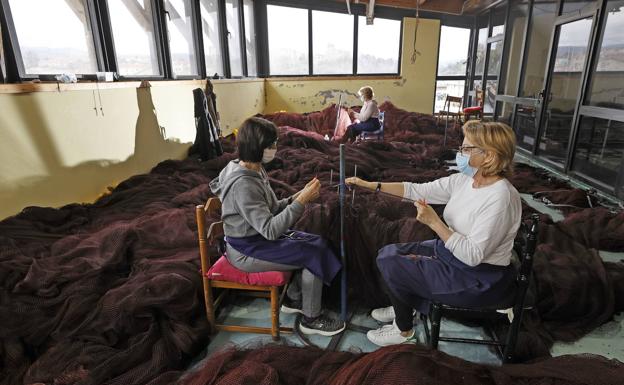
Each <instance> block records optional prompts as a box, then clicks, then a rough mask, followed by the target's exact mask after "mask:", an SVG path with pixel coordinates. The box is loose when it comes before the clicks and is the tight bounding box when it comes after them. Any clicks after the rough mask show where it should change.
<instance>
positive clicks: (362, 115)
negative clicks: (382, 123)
mask: <svg viewBox="0 0 624 385" xmlns="http://www.w3.org/2000/svg"><path fill="white" fill-rule="evenodd" d="M378 117H379V108H378V107H377V102H376V101H375V100H367V101H365V102H364V105H363V106H362V108H361V109H360V112H359V113H358V112H356V113H355V118H356V119H359V120H360V122H365V121H367V120H368V119H369V118H378Z"/></svg>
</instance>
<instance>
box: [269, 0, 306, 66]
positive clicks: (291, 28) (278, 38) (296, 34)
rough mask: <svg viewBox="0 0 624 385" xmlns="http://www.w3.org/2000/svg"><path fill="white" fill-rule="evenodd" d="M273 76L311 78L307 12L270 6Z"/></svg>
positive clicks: (270, 50)
mask: <svg viewBox="0 0 624 385" xmlns="http://www.w3.org/2000/svg"><path fill="white" fill-rule="evenodd" d="M267 21H268V27H269V28H268V29H269V67H270V73H271V75H308V74H309V72H310V70H309V64H308V57H309V56H308V55H309V52H308V10H307V9H299V8H289V7H279V6H276V5H267Z"/></svg>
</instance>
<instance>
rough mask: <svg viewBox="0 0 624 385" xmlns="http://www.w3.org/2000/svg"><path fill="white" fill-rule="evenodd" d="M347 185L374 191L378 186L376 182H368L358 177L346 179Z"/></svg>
mask: <svg viewBox="0 0 624 385" xmlns="http://www.w3.org/2000/svg"><path fill="white" fill-rule="evenodd" d="M345 184H347V185H349V186H358V187H363V188H365V189H369V190H374V189H375V187H376V186H377V183H375V182H367V181H365V180H364V179H360V178H358V177H355V176H352V177H350V178H347V179H345Z"/></svg>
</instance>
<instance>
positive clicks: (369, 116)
mask: <svg viewBox="0 0 624 385" xmlns="http://www.w3.org/2000/svg"><path fill="white" fill-rule="evenodd" d="M358 94H359V95H360V100H362V102H364V104H363V105H362V108H361V109H360V112H353V117H354V118H355V119H356V123H354V124H351V125H350V126H349V127H347V132H346V135H345V137H346V138H347V140H354V139H355V138H357V136H358V135H360V134H361V133H362V132H364V131H366V132H373V131H377V130H379V128H380V127H381V124H380V122H379V108H378V107H377V101H376V100H374V99H373V97H374V96H375V95H374V93H373V89H372V88H371V87H369V86H365V87H362V88H360V90H359V91H358Z"/></svg>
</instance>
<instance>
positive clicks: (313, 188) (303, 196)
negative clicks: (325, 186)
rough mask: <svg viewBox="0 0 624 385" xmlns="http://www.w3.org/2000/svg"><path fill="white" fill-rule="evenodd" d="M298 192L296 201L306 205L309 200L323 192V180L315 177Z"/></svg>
mask: <svg viewBox="0 0 624 385" xmlns="http://www.w3.org/2000/svg"><path fill="white" fill-rule="evenodd" d="M297 194H298V196H297V199H296V201H297V202H299V203H301V204H302V205H304V206H305V205H306V204H307V203H308V202H311V201H313V200H315V199H316V198H318V197H319V195H320V194H321V182H320V181H319V180H318V179H317V178H314V179H312V180H311V181H310V182H308V184H306V186H305V187H304V188H303V190H301V191H300V192H298V193H297Z"/></svg>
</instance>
